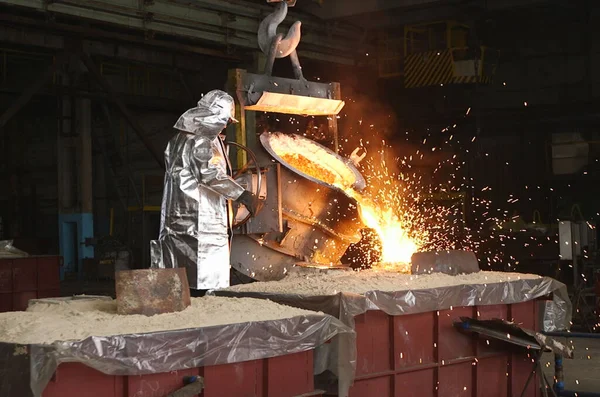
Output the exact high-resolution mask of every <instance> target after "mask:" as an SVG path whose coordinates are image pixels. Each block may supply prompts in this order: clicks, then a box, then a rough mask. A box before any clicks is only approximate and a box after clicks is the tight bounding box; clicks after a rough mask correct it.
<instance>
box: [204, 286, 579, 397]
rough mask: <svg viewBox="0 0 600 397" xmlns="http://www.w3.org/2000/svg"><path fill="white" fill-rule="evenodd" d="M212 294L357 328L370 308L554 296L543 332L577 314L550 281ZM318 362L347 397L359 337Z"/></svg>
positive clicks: (406, 310)
mask: <svg viewBox="0 0 600 397" xmlns="http://www.w3.org/2000/svg"><path fill="white" fill-rule="evenodd" d="M209 293H210V294H214V295H217V296H229V297H253V298H262V299H269V300H272V301H274V302H277V303H281V304H285V305H289V306H294V307H298V308H302V309H307V310H313V311H321V312H324V313H327V314H331V315H332V316H335V317H337V318H338V319H340V320H341V321H342V322H343V323H344V324H346V325H348V326H349V327H351V328H353V329H354V325H355V324H354V317H355V316H358V315H360V314H363V313H365V312H366V311H368V310H381V311H383V312H385V313H387V314H389V315H406V314H416V313H424V312H430V311H437V310H445V309H450V308H451V307H461V306H482V305H500V304H504V305H509V304H515V303H521V302H527V301H531V300H534V299H537V298H541V297H545V296H552V299H551V300H550V301H548V302H545V305H544V312H543V319H542V322H541V324H542V326H543V329H542V330H543V331H555V330H567V329H569V326H570V321H571V310H572V309H571V302H570V300H569V296H568V294H567V287H566V286H565V285H564V284H563V283H560V282H558V281H556V280H554V279H552V278H549V277H540V278H536V279H521V280H514V281H504V282H500V283H490V284H469V285H453V286H447V287H439V288H429V289H418V290H410V289H407V290H403V291H394V292H385V291H369V292H366V293H365V294H362V295H359V294H354V293H348V292H340V293H338V294H335V295H328V296H307V295H292V294H287V295H286V294H271V293H265V292H260V293H259V292H237V291H236V292H234V291H210V292H209ZM315 358H316V360H317V361H318V362H317V363H316V364H315V373H319V372H317V371H321V372H324V371H325V370H329V371H331V372H332V373H334V374H335V375H337V377H338V394H339V396H347V394H348V390H349V388H350V386H351V385H352V382H353V379H354V373H355V370H356V335H355V334H344V335H342V336H341V337H339V338H335V340H334V342H333V343H331V344H328V345H326V346H322V347H320V348H318V349H317V351H316V355H315Z"/></svg>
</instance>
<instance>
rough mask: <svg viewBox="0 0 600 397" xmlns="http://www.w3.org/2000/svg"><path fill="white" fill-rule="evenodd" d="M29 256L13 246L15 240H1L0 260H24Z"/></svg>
mask: <svg viewBox="0 0 600 397" xmlns="http://www.w3.org/2000/svg"><path fill="white" fill-rule="evenodd" d="M27 256H29V254H28V253H27V252H25V251H21V250H20V249H18V248H16V247H15V246H14V245H13V240H0V259H4V258H24V257H27Z"/></svg>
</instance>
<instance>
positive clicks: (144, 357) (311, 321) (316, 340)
mask: <svg viewBox="0 0 600 397" xmlns="http://www.w3.org/2000/svg"><path fill="white" fill-rule="evenodd" d="M340 334H354V331H353V330H352V329H350V328H349V327H348V326H346V325H344V324H342V323H341V322H340V321H339V320H337V319H335V318H333V317H332V316H323V315H318V314H314V315H305V316H296V317H292V318H288V319H281V320H272V321H260V322H248V323H239V324H228V325H222V326H214V327H205V328H196V329H185V330H178V331H168V332H154V333H148V334H132V335H118V336H110V337H90V338H87V339H84V340H81V341H67V342H55V343H53V344H52V345H28V346H20V345H14V344H1V343H0V395H1V396H3V397H12V396H14V397H28V396H34V397H41V395H42V392H43V390H44V388H45V387H46V385H47V384H48V382H49V380H50V379H51V377H52V376H53V374H54V372H55V370H56V368H57V367H58V365H59V364H60V363H65V362H79V363H82V364H85V365H87V366H89V367H92V368H94V369H96V370H98V371H100V372H103V373H105V374H109V375H143V374H151V373H164V372H170V371H176V370H183V369H189V368H196V367H202V366H209V365H219V364H230V363H237V362H242V361H248V360H258V359H263V358H268V357H277V356H283V355H287V354H293V353H298V352H302V351H307V350H311V349H315V348H316V347H317V346H319V345H322V344H323V343H325V342H327V341H329V340H330V339H331V338H333V337H334V336H336V335H340ZM27 353H28V354H27ZM27 384H29V385H30V390H25V388H24V387H23V385H27ZM19 388H20V389H19ZM25 391H26V392H27V393H25Z"/></svg>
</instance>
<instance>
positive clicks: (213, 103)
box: [150, 90, 244, 289]
mask: <svg viewBox="0 0 600 397" xmlns="http://www.w3.org/2000/svg"><path fill="white" fill-rule="evenodd" d="M233 104H234V102H233V98H232V97H231V96H229V95H228V94H226V93H225V92H223V91H219V90H215V91H211V92H209V93H208V94H206V95H205V96H204V97H203V98H202V99H201V100H200V101H199V102H198V107H196V108H193V109H190V110H188V111H187V112H185V113H184V114H183V115H181V117H180V118H179V120H177V123H176V124H175V128H176V129H178V130H180V131H182V132H180V133H178V134H177V135H176V136H175V137H173V139H171V141H170V142H169V144H168V146H167V149H166V150H165V164H166V167H165V168H166V171H165V187H164V192H163V200H162V207H161V225H160V236H159V239H158V240H155V241H152V242H151V244H150V250H151V262H152V263H151V265H152V267H161V268H173V267H185V268H186V269H187V276H188V281H189V283H190V288H193V289H211V288H223V287H227V286H229V243H230V241H229V236H230V234H229V229H230V226H231V218H232V214H231V211H230V205H229V202H228V200H235V199H237V198H238V197H239V196H240V195H241V194H242V193H243V191H244V189H243V188H242V187H241V186H240V185H239V184H237V183H236V182H235V181H234V180H233V179H232V178H231V165H230V164H229V161H228V158H227V151H226V148H225V144H224V142H223V141H222V139H221V138H220V137H219V133H220V132H221V131H222V130H223V128H225V127H226V126H227V123H228V122H229V121H230V120H231V121H235V119H233V117H232V109H233Z"/></svg>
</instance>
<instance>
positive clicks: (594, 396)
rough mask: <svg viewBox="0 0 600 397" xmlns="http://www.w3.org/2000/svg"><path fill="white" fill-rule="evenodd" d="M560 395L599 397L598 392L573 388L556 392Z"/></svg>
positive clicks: (566, 396)
mask: <svg viewBox="0 0 600 397" xmlns="http://www.w3.org/2000/svg"><path fill="white" fill-rule="evenodd" d="M558 395H559V396H560V397H600V393H593V392H592V393H589V392H581V391H573V390H563V391H561V392H560V393H558Z"/></svg>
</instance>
